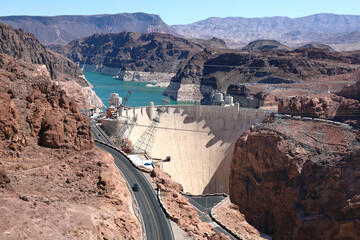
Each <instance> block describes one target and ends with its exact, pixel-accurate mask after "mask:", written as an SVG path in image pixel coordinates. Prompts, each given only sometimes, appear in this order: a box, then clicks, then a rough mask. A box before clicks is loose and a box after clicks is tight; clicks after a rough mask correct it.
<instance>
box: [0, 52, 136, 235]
mask: <svg viewBox="0 0 360 240" xmlns="http://www.w3.org/2000/svg"><path fill="white" fill-rule="evenodd" d="M0 99H1V103H2V104H1V106H0V113H1V114H0V208H1V209H2V210H1V215H0V222H1V223H2V224H1V226H0V232H1V237H0V238H2V239H19V238H20V239H43V238H49V239H64V238H69V239H119V238H121V239H141V238H142V236H141V230H140V224H139V221H138V220H137V218H136V217H135V216H134V215H133V214H132V213H131V210H132V206H131V205H132V204H131V203H132V201H131V195H130V192H129V190H128V189H127V187H126V184H125V180H124V179H123V178H122V177H121V174H120V173H119V171H118V169H117V168H116V167H115V165H114V163H113V161H114V160H113V158H112V156H111V155H110V154H108V153H105V152H102V151H100V150H98V149H97V148H94V144H93V143H94V140H93V137H92V135H91V131H90V125H89V122H88V120H87V118H86V117H85V116H83V115H82V114H80V113H79V110H78V106H77V104H76V103H74V101H73V100H71V99H70V98H69V97H68V96H67V94H66V93H65V92H64V90H62V89H61V88H60V87H59V86H57V85H55V84H53V82H52V81H51V78H50V73H49V72H48V71H47V68H46V67H45V66H44V65H37V64H29V63H26V62H24V61H23V60H16V59H14V58H12V57H10V56H8V55H6V54H2V53H0Z"/></svg>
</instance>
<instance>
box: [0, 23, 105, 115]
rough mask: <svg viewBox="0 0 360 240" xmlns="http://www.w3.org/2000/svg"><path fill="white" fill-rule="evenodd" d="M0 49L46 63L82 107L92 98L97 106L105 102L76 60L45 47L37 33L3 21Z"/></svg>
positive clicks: (55, 80)
mask: <svg viewBox="0 0 360 240" xmlns="http://www.w3.org/2000/svg"><path fill="white" fill-rule="evenodd" d="M0 53H4V54H7V55H9V56H12V57H14V58H16V59H21V60H23V61H25V62H28V63H32V64H41V65H44V66H46V69H47V71H48V72H49V73H50V77H51V81H53V82H55V83H56V84H59V86H60V87H62V88H63V89H64V90H66V91H67V94H68V96H70V97H71V98H73V99H74V100H75V101H76V102H77V104H78V105H80V108H85V109H88V108H89V102H90V100H92V101H93V102H94V104H95V105H96V106H97V107H102V106H103V103H102V101H101V100H100V98H99V97H98V96H97V95H96V94H95V92H94V91H93V90H92V86H91V84H90V83H89V82H88V81H87V80H86V78H85V76H84V75H83V73H82V71H81V70H80V69H79V67H78V66H77V65H76V63H74V62H72V61H70V60H69V59H67V58H66V57H64V56H62V55H60V54H58V53H55V52H52V51H51V50H48V49H46V48H45V47H44V46H43V45H41V43H40V42H39V41H38V40H37V39H36V38H35V37H34V35H32V34H29V33H25V32H23V31H22V30H18V29H14V28H12V27H10V26H7V25H5V24H2V23H0Z"/></svg>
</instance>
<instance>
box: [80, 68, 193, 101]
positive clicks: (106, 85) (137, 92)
mask: <svg viewBox="0 0 360 240" xmlns="http://www.w3.org/2000/svg"><path fill="white" fill-rule="evenodd" d="M84 74H85V77H86V79H87V80H88V81H89V82H90V83H91V84H92V85H93V86H94V88H93V89H94V91H95V92H96V94H97V95H98V96H99V97H100V98H101V100H102V101H103V103H104V104H105V106H108V105H109V100H110V94H111V93H113V92H116V93H118V94H119V96H120V97H122V98H123V100H124V97H125V96H126V94H127V92H128V91H129V90H132V95H131V96H130V98H129V100H128V102H127V103H126V105H127V106H131V107H139V106H148V105H149V102H154V103H155V105H161V104H163V101H162V100H163V99H164V98H165V96H164V95H162V92H163V91H164V90H165V88H159V87H146V85H147V84H148V83H143V82H125V81H122V80H119V79H115V78H112V77H110V76H105V75H102V74H100V73H94V72H86V71H84ZM169 104H171V105H176V104H191V103H184V102H177V101H174V100H170V103H169Z"/></svg>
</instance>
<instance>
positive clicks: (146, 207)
mask: <svg viewBox="0 0 360 240" xmlns="http://www.w3.org/2000/svg"><path fill="white" fill-rule="evenodd" d="M92 132H93V135H94V138H95V139H96V140H98V141H101V142H105V143H106V144H111V141H109V139H108V138H107V136H104V134H103V133H102V132H101V130H99V129H98V128H97V127H96V126H94V125H93V126H92ZM95 145H96V146H97V147H98V148H100V149H102V150H104V151H106V152H109V153H110V154H112V156H113V157H114V161H115V165H116V166H117V168H118V169H119V170H120V171H121V173H122V174H123V176H124V177H125V180H126V181H127V182H128V183H129V185H131V186H132V185H133V184H134V183H137V184H138V185H139V187H140V190H139V191H136V192H134V196H135V199H136V201H137V203H138V207H139V210H140V214H141V216H142V219H143V222H144V225H145V232H146V239H147V240H153V239H154V240H172V239H174V236H173V232H172V229H171V226H170V223H169V220H168V219H167V218H166V216H165V214H164V213H163V211H162V209H161V207H160V204H159V202H158V200H157V196H156V194H155V191H154V190H153V188H152V187H151V185H150V184H149V182H148V181H147V180H146V178H145V176H144V175H143V174H142V173H141V172H140V171H139V170H137V169H136V168H134V167H133V166H132V165H131V163H130V162H129V160H128V159H127V158H126V157H125V156H124V155H123V154H122V153H120V152H118V151H116V150H114V149H113V148H111V147H109V146H107V145H105V144H102V143H100V142H96V143H95ZM130 191H131V190H130Z"/></svg>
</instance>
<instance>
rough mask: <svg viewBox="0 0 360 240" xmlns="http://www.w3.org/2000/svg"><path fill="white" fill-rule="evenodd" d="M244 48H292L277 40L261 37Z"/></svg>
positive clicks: (261, 49) (256, 49)
mask: <svg viewBox="0 0 360 240" xmlns="http://www.w3.org/2000/svg"><path fill="white" fill-rule="evenodd" d="M242 50H247V51H253V52H261V51H264V50H276V51H290V48H289V47H287V46H285V45H284V44H281V43H280V42H278V41H276V40H267V39H261V40H256V41H253V42H250V43H249V44H248V45H246V46H245V47H243V48H242Z"/></svg>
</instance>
